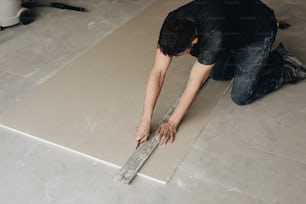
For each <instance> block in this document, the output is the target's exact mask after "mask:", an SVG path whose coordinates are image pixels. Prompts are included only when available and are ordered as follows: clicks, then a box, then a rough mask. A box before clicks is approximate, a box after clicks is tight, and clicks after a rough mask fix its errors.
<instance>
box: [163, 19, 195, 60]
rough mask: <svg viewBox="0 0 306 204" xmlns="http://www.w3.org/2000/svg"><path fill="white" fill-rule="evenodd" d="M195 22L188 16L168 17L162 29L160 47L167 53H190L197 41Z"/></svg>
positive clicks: (171, 54)
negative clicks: (187, 17)
mask: <svg viewBox="0 0 306 204" xmlns="http://www.w3.org/2000/svg"><path fill="white" fill-rule="evenodd" d="M196 33H197V31H196V25H195V23H194V22H193V21H192V20H190V19H186V18H167V19H166V20H165V22H164V24H163V25H162V28H161V30H160V34H159V39H158V47H159V48H160V49H161V51H162V52H163V53H164V54H165V55H169V56H171V57H172V56H179V55H182V54H186V53H189V52H190V50H191V48H192V46H193V45H194V44H196V43H197V40H198V38H197V37H196V35H197V34H196Z"/></svg>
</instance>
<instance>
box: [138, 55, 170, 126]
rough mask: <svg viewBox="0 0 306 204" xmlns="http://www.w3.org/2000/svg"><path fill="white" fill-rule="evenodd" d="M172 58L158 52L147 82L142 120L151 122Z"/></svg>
mask: <svg viewBox="0 0 306 204" xmlns="http://www.w3.org/2000/svg"><path fill="white" fill-rule="evenodd" d="M171 59H172V58H171V57H169V56H165V55H164V54H163V53H162V52H161V51H160V49H157V50H156V56H155V60H154V64H153V67H152V70H151V72H150V75H149V79H148V82H147V88H146V95H145V101H144V109H143V114H142V119H143V120H146V121H148V122H150V121H151V118H152V114H153V111H154V108H155V104H156V102H157V99H158V96H159V94H160V91H161V89H162V87H163V83H164V79H165V75H166V72H167V69H168V67H169V65H170V63H171Z"/></svg>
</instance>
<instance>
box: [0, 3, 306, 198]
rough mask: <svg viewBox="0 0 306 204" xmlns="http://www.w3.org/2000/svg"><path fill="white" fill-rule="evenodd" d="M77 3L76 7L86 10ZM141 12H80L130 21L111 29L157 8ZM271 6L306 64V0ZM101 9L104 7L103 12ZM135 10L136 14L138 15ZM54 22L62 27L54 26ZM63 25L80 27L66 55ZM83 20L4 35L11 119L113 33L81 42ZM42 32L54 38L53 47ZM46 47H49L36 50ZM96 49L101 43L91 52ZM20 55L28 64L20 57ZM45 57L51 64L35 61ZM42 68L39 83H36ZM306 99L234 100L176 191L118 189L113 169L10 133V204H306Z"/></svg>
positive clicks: (293, 92) (0, 165) (1, 160)
mask: <svg viewBox="0 0 306 204" xmlns="http://www.w3.org/2000/svg"><path fill="white" fill-rule="evenodd" d="M70 2H73V3H74V4H76V3H77V2H80V1H70ZM132 2H134V1H119V0H118V1H103V3H102V2H101V3H100V1H87V2H86V3H84V2H80V4H83V5H85V4H88V5H91V7H92V8H95V10H94V11H93V16H92V17H91V18H93V19H99V17H98V16H102V13H103V12H102V9H104V11H105V12H107V13H109V14H112V13H113V14H114V13H116V12H115V11H117V12H119V11H120V12H119V13H118V16H120V17H118V18H113V19H111V18H110V19H109V23H110V24H112V23H114V24H113V26H114V27H116V25H117V26H118V25H119V24H120V23H119V24H116V23H118V21H117V20H118V19H119V20H122V21H121V23H122V22H124V21H125V17H127V16H131V15H135V14H136V12H137V11H138V9H140V8H142V7H143V6H145V5H148V4H149V3H150V2H151V1H150V2H149V1H146V2H144V1H135V3H132ZM267 2H269V3H270V5H272V6H273V8H275V9H276V13H277V15H278V16H280V17H281V18H282V19H286V20H287V21H288V22H289V23H291V24H292V27H291V28H290V29H289V30H287V31H281V32H280V33H279V39H281V41H283V42H285V44H287V45H288V47H289V49H290V50H291V51H292V52H293V53H294V54H295V55H296V56H298V57H299V58H301V59H302V60H303V61H304V62H306V54H305V53H306V52H305V47H306V43H305V41H304V40H303V38H304V34H305V30H304V28H305V27H306V17H305V14H304V13H305V11H306V3H304V2H303V1H302V0H294V1H292V0H290V1H289V0H285V1H282V2H281V3H280V2H279V1H277V0H269V1H267ZM94 3H96V5H100V6H96V7H95V4H94ZM102 5H104V6H110V7H104V6H102ZM119 5H121V6H119ZM133 5H134V6H135V7H134V8H131V7H130V6H133ZM106 8H109V9H106ZM129 8H130V9H131V10H129ZM136 8H138V9H136ZM119 14H120V15H119ZM52 16H53V17H54V18H57V19H58V20H57V21H55V20H54V19H53V20H52V19H50V17H52ZM47 17H48V18H47ZM59 19H68V22H69V21H70V20H71V19H74V26H73V28H69V29H67V30H65V31H59V32H61V33H62V35H59V36H58V38H57V39H58V40H57V41H53V42H52V43H50V44H52V46H55V45H53V43H58V44H57V45H56V48H54V49H51V48H50V49H49V46H46V44H45V43H47V42H48V40H51V41H52V40H53V35H57V33H56V32H55V33H53V34H52V33H51V31H55V30H56V28H60V27H61V24H62V23H63V22H60V21H59ZM69 19H70V20H69ZM76 19H77V20H76ZM82 19H83V17H80V15H78V14H76V13H70V12H67V11H65V12H64V11H61V10H59V11H58V10H52V9H41V13H40V15H39V19H37V21H36V22H35V23H36V24H32V25H29V26H26V27H25V26H19V27H14V28H11V29H9V30H5V31H4V32H3V31H2V32H0V43H1V44H0V56H1V57H0V70H1V71H0V72H1V74H0V81H1V82H0V83H1V84H0V89H1V97H2V98H1V101H0V107H1V109H2V110H3V108H4V107H5V106H7V105H9V104H12V103H13V102H14V101H15V100H16V99H17V98H18V97H19V96H21V95H23V94H26V93H27V90H29V89H30V88H31V85H34V84H39V82H41V81H43V80H44V79H45V78H47V77H48V76H50V74H51V73H54V72H55V71H56V70H58V69H60V66H61V65H62V64H65V63H67V62H69V61H70V60H71V59H73V58H74V57H76V56H78V55H79V54H80V53H81V52H83V51H84V50H86V49H88V48H89V47H90V46H92V45H94V44H95V42H98V40H99V39H100V38H102V36H103V35H104V34H105V33H107V32H109V30H108V29H107V28H105V27H103V25H101V26H96V25H97V24H98V23H95V24H93V25H92V28H91V29H95V31H94V32H91V31H90V30H89V31H88V33H87V34H83V35H81V34H80V33H79V32H78V31H80V27H81V25H83V26H84V27H87V26H88V23H90V22H92V21H91V20H89V21H87V23H86V24H85V23H82ZM47 22H49V24H48V23H47ZM66 22H67V20H66ZM97 22H98V21H97ZM64 27H65V26H64ZM34 30H35V32H34ZM47 30H48V31H49V32H47ZM85 30H86V29H84V30H83V31H84V32H85ZM40 32H47V33H48V34H49V35H50V37H49V39H46V38H44V37H43V36H44V35H43V34H41V33H40ZM99 32H100V34H97V33H99ZM104 32H105V33H104ZM95 34H97V36H95ZM88 35H90V36H91V37H89V36H88ZM72 36H73V37H72ZM69 37H71V38H74V40H72V41H71V49H67V48H64V47H65V46H61V45H62V44H64V42H65V41H66V40H67V38H69ZM279 39H278V41H279ZM39 40H40V42H45V43H37V44H35V43H34V42H35V41H37V42H38V41H39ZM86 41H87V42H91V43H89V44H88V43H87V44H86V43H85V42H86ZM74 43H75V44H74ZM80 43H84V44H83V45H84V47H78V46H79V45H80ZM29 45H30V46H29ZM50 46H51V45H50ZM34 47H35V49H34ZM30 48H31V49H30ZM66 49H67V50H66ZM21 50H23V52H21ZM34 50H36V51H35V55H34V54H33V52H34ZM16 52H17V53H18V54H16V55H14V53H16ZM39 53H40V54H41V55H39ZM46 53H48V54H46ZM60 53H65V54H63V55H61V54H60ZM37 54H38V55H39V56H46V57H47V59H45V58H44V57H41V58H40V59H39V58H36V57H34V56H36V55H37ZM24 55H25V56H24ZM16 56H17V57H16ZM61 56H62V57H61ZM63 56H64V57H63ZM23 65H24V66H23ZM36 68H37V70H38V71H37V72H35V73H36V74H33V75H31V74H30V73H33V70H35V69H36ZM29 74H30V75H29ZM186 77H187V76H186ZM305 90H306V83H305V82H302V83H299V84H297V85H288V86H286V87H284V88H283V89H282V90H280V91H278V92H276V93H273V94H271V95H269V96H267V97H265V98H264V99H262V100H259V101H258V102H256V103H254V104H252V105H249V106H244V107H238V106H236V105H234V104H233V103H232V102H231V100H230V97H229V95H227V96H226V97H225V98H224V99H223V100H221V101H220V103H219V104H218V106H217V109H216V111H215V112H214V114H213V117H212V118H211V120H210V122H209V123H208V124H207V126H206V127H204V128H203V130H202V133H201V136H200V137H199V139H198V140H197V142H196V143H195V144H194V146H193V148H192V150H191V152H190V153H189V154H188V156H187V157H186V158H185V160H184V162H183V163H182V164H181V165H180V166H179V167H178V169H177V172H176V173H175V175H174V177H173V178H172V180H171V181H170V183H169V184H167V185H160V184H157V183H154V182H151V181H148V180H146V179H143V178H139V177H138V178H136V180H135V182H134V183H133V185H131V186H125V185H121V184H118V183H115V182H113V181H112V177H113V175H114V174H115V172H116V170H115V169H113V168H110V167H107V166H105V165H103V164H100V163H98V162H96V161H93V160H91V159H87V158H85V157H82V156H79V155H76V154H75V153H71V152H68V151H66V150H62V149H59V148H57V147H54V146H51V145H48V144H44V143H41V142H38V141H36V140H33V139H31V138H27V137H25V136H23V135H18V134H13V133H11V132H8V131H6V130H3V129H1V130H0V183H1V187H0V203H1V204H2V203H3V204H11V203H13V204H42V203H43V204H44V203H56V204H59V203H61V204H62V203H63V204H69V203H88V204H96V203H107V204H108V203H124V204H125V203H201V204H202V203H205V204H206V203H207V204H223V203H226V204H234V203H235V204H236V203H242V204H272V203H277V204H288V203H291V204H304V203H305V202H306V195H305V192H306V156H305V155H306V139H305V138H306V128H305V122H306V95H305Z"/></svg>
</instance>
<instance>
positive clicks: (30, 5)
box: [22, 0, 86, 12]
mask: <svg viewBox="0 0 306 204" xmlns="http://www.w3.org/2000/svg"><path fill="white" fill-rule="evenodd" d="M22 6H24V7H26V8H34V7H53V8H59V9H68V10H74V11H80V12H85V11H86V9H85V8H83V7H77V6H71V5H67V4H63V3H57V2H39V3H38V2H33V1H31V0H30V1H26V2H24V3H23V5H22Z"/></svg>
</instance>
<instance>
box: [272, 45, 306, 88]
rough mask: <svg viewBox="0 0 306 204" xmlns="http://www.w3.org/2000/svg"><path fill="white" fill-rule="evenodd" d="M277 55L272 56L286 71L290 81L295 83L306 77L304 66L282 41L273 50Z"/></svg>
mask: <svg viewBox="0 0 306 204" xmlns="http://www.w3.org/2000/svg"><path fill="white" fill-rule="evenodd" d="M273 53H275V54H276V55H277V57H274V58H275V59H276V58H277V60H278V61H279V63H278V64H279V65H280V66H281V67H282V68H285V69H286V70H287V71H288V78H289V79H290V80H289V82H290V83H296V82H298V81H301V80H304V79H306V67H305V65H303V63H302V62H301V61H300V60H299V59H298V58H296V57H295V56H293V55H292V54H291V53H290V52H289V51H288V49H287V48H286V46H285V45H284V44H282V43H280V44H279V45H278V47H277V48H276V49H275V50H274V51H273Z"/></svg>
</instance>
